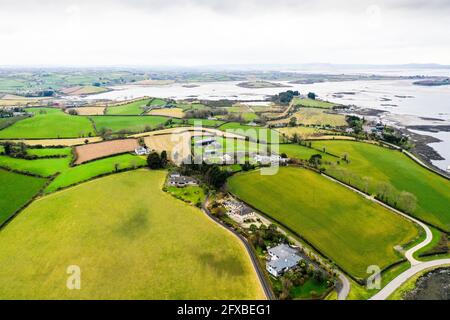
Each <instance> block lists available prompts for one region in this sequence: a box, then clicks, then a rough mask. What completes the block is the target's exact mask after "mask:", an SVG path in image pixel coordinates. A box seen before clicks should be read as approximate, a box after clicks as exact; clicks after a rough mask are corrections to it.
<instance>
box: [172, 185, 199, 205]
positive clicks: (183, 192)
mask: <svg viewBox="0 0 450 320" xmlns="http://www.w3.org/2000/svg"><path fill="white" fill-rule="evenodd" d="M166 189H167V192H169V193H170V194H172V195H173V196H174V197H175V198H177V199H180V200H183V201H185V202H188V203H191V204H193V205H199V204H201V203H202V202H203V200H205V192H204V191H203V189H202V188H201V187H199V186H187V187H184V188H178V187H167V188H166Z"/></svg>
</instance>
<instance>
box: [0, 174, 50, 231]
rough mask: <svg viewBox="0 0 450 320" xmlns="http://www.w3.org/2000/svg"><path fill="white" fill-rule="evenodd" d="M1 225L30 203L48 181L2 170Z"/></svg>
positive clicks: (0, 187)
mask: <svg viewBox="0 0 450 320" xmlns="http://www.w3.org/2000/svg"><path fill="white" fill-rule="evenodd" d="M0 181H1V183H0V195H1V197H0V225H1V224H2V223H3V222H4V221H5V220H6V219H8V218H9V217H10V216H11V214H13V213H14V212H15V211H16V210H17V209H19V208H20V207H21V206H23V205H24V204H25V203H27V201H29V200H30V199H31V198H32V197H33V196H34V195H35V194H36V193H38V191H39V190H40V189H41V188H42V187H43V186H44V184H45V183H46V181H47V180H46V179H43V178H36V177H30V176H26V175H23V174H18V173H14V172H9V171H6V170H3V169H0Z"/></svg>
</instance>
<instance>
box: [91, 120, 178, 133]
mask: <svg viewBox="0 0 450 320" xmlns="http://www.w3.org/2000/svg"><path fill="white" fill-rule="evenodd" d="M90 118H91V119H92V120H93V121H94V123H95V127H96V128H97V131H99V130H101V129H102V128H104V129H110V130H112V131H113V132H119V131H127V132H142V131H144V130H145V129H146V128H147V127H148V128H150V129H154V128H156V127H158V126H164V124H165V123H166V121H167V120H169V119H170V118H167V117H162V116H123V117H120V116H91V117H90ZM173 122H175V123H176V122H178V120H176V119H173Z"/></svg>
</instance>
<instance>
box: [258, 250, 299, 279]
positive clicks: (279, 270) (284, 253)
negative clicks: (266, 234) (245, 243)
mask: <svg viewBox="0 0 450 320" xmlns="http://www.w3.org/2000/svg"><path fill="white" fill-rule="evenodd" d="M267 252H268V254H269V261H267V263H266V269H267V271H269V273H270V274H272V275H273V276H275V277H278V276H280V275H282V274H283V273H285V272H286V271H288V270H289V269H291V268H293V267H295V266H296V265H297V264H298V262H299V261H300V260H302V257H300V256H299V255H298V254H297V250H295V249H294V248H291V247H290V246H289V245H287V244H284V243H283V244H280V245H278V246H276V247H273V248H269V249H268V250H267Z"/></svg>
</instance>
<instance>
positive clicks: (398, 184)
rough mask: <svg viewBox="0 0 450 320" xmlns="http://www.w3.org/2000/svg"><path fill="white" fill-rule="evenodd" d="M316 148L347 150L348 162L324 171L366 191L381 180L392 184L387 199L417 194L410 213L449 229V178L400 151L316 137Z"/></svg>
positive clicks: (373, 190)
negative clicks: (414, 205)
mask: <svg viewBox="0 0 450 320" xmlns="http://www.w3.org/2000/svg"><path fill="white" fill-rule="evenodd" d="M312 145H313V147H316V148H318V149H322V148H323V147H325V148H326V151H327V152H330V153H333V154H335V155H337V156H339V157H342V155H343V154H347V155H348V158H349V161H350V163H349V164H347V163H345V162H344V161H340V165H331V166H328V167H327V171H326V172H327V173H328V174H330V175H332V176H334V177H336V178H338V179H340V180H342V181H345V182H347V183H349V184H351V185H354V186H356V187H358V188H360V189H361V190H364V189H366V190H367V191H368V192H369V193H373V194H376V193H378V192H379V188H380V183H381V182H383V183H385V184H388V185H390V186H391V187H392V189H393V190H392V191H391V192H390V194H389V195H388V198H390V199H388V202H390V203H392V202H394V201H396V197H397V196H398V193H400V192H402V191H407V192H409V193H412V194H414V195H415V197H416V198H417V205H416V208H415V209H414V210H413V211H412V214H413V215H414V216H416V217H418V218H420V219H423V220H425V221H427V222H429V223H431V224H433V225H435V226H437V227H440V228H441V229H443V230H446V231H447V232H449V231H450V212H449V208H450V192H449V190H450V181H449V180H447V179H445V178H442V177H440V176H438V175H437V174H434V173H432V172H430V171H428V170H426V169H424V168H423V167H421V166H420V165H418V164H417V163H416V162H415V161H413V160H411V159H410V158H408V157H407V156H406V155H404V154H402V153H400V152H399V151H394V150H389V149H386V148H382V147H379V146H376V145H372V144H368V143H361V142H351V141H317V142H313V143H312Z"/></svg>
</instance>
